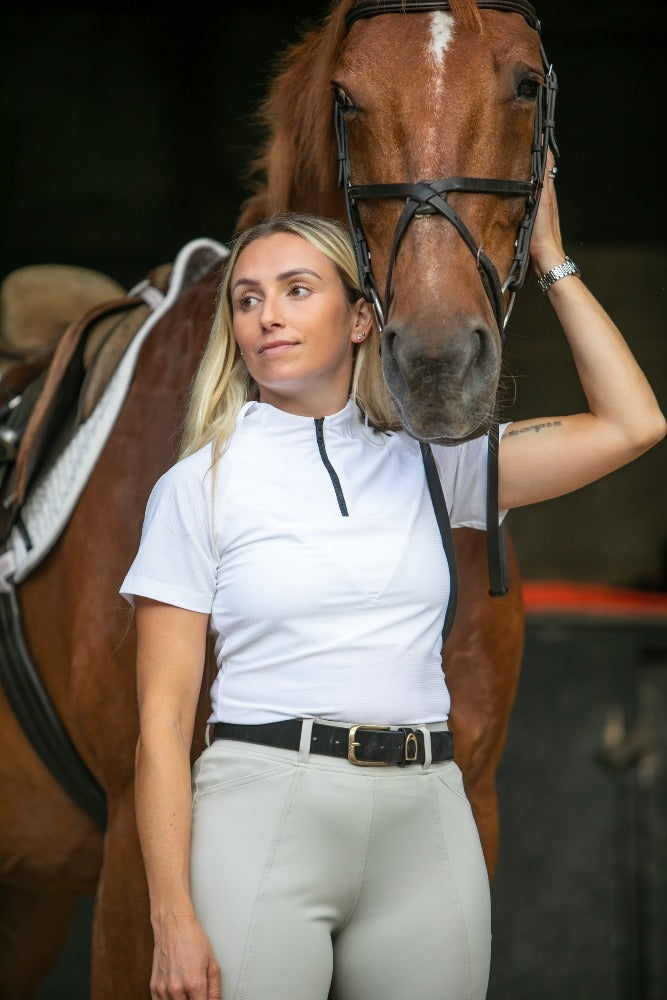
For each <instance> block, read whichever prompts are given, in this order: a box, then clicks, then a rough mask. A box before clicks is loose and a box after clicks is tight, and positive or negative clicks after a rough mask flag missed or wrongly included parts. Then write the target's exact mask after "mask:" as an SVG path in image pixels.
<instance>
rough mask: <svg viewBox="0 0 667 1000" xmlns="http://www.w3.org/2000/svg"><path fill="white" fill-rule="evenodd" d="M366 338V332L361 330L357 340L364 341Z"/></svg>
mask: <svg viewBox="0 0 667 1000" xmlns="http://www.w3.org/2000/svg"><path fill="white" fill-rule="evenodd" d="M365 336H366V331H365V330H360V331H359V333H358V334H357V340H363V339H364V337H365Z"/></svg>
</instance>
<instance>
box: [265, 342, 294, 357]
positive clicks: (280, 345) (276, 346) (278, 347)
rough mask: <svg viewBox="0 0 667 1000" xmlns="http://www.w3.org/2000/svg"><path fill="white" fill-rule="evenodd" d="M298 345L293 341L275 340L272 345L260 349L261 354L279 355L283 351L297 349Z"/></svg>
mask: <svg viewBox="0 0 667 1000" xmlns="http://www.w3.org/2000/svg"><path fill="white" fill-rule="evenodd" d="M295 346H296V344H295V343H294V341H292V340H274V341H272V342H271V343H270V344H265V345H264V347H262V348H261V349H260V352H259V353H260V354H279V353H281V352H282V351H286V350H288V349H289V348H290V347H295Z"/></svg>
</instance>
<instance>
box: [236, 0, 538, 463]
mask: <svg viewBox="0 0 667 1000" xmlns="http://www.w3.org/2000/svg"><path fill="white" fill-rule="evenodd" d="M297 80H298V81H299V86H298V87H296V86H295V83H296V81H297ZM332 91H333V109H332ZM288 93H290V94H291V95H292V101H291V107H290V108H288V107H287V104H286V99H287V94H288ZM295 93H296V94H297V95H298V96H297V97H296V99H294V94H295ZM554 98H555V77H554V76H553V74H552V73H551V71H550V69H549V67H548V64H547V63H546V59H545V56H544V51H543V48H542V45H541V41H540V34H539V22H538V20H537V17H536V15H535V12H534V11H533V8H532V7H531V6H530V4H528V3H526V2H525V0H479V3H474V2H472V0H458V2H456V0H451V2H450V3H448V2H440V3H438V2H434V3H430V2H429V0H343V2H342V3H334V5H333V7H332V8H331V11H330V14H329V18H328V21H327V27H326V30H325V31H323V32H322V31H318V32H311V33H310V34H306V35H305V36H304V38H303V39H302V41H301V42H300V43H299V44H297V45H296V46H294V47H293V48H292V50H291V51H288V52H287V53H286V55H285V58H284V62H283V71H282V73H281V74H278V76H277V77H276V79H275V80H274V82H273V87H272V91H271V93H270V94H269V97H268V99H267V102H266V105H265V106H264V108H263V109H261V111H260V114H262V113H263V115H264V121H265V122H266V123H267V124H268V123H270V137H269V142H268V144H267V146H266V148H265V150H264V152H263V154H262V156H261V157H260V158H259V159H258V161H256V163H255V164H254V167H255V169H257V168H260V169H261V170H263V171H264V172H265V173H266V175H267V176H268V177H269V178H270V179H271V183H270V184H269V185H267V186H266V187H265V188H264V189H263V190H261V191H260V192H258V193H257V194H255V196H254V197H253V198H251V199H249V201H248V202H247V203H246V206H245V208H244V212H243V213H242V215H241V218H240V220H239V224H240V225H244V224H246V223H247V222H249V221H252V220H253V219H254V218H257V217H259V216H260V215H261V214H265V213H267V212H270V211H275V210H279V209H284V208H294V209H298V210H305V211H319V212H321V213H322V214H329V215H337V216H339V217H341V218H345V217H347V220H348V221H349V224H350V229H351V232H352V235H353V237H354V240H355V245H356V251H357V260H358V265H359V270H360V274H361V277H362V281H363V285H364V290H365V292H366V294H367V296H368V298H369V300H370V301H371V302H372V303H373V305H374V309H375V314H376V319H377V322H378V326H379V328H380V331H381V351H382V363H383V370H384V375H385V380H386V383H387V386H388V388H389V391H390V393H391V395H392V397H393V398H394V401H395V403H396V406H397V408H398V410H399V413H400V416H401V419H402V421H403V424H404V426H405V427H406V429H407V430H408V431H409V432H410V433H411V434H412V435H413V436H414V437H416V438H418V439H420V440H425V441H437V442H441V443H445V444H453V443H456V442H460V441H463V440H466V439H468V438H472V437H476V436H479V435H480V434H482V433H484V432H485V431H486V430H487V429H488V428H489V426H490V424H491V422H492V420H493V418H494V414H495V409H496V396H497V390H498V384H499V379H500V373H501V365H502V349H503V342H504V330H505V326H506V322H507V319H508V317H509V313H510V311H511V304H512V301H513V296H514V294H515V292H516V291H517V289H518V288H519V287H520V286H521V284H522V282H523V278H524V275H525V272H526V267H527V262H528V244H529V240H530V232H531V230H532V222H533V219H534V215H535V211H536V209H537V204H538V201H539V193H540V190H541V184H542V178H543V174H544V165H545V162H546V152H547V147H548V145H549V144H552V145H553V144H554V143H553V100H554ZM323 132H326V133H328V139H327V142H322V138H321V137H322V133H323ZM318 150H328V151H329V152H328V157H329V158H328V161H327V160H326V159H325V161H324V162H322V161H320V160H318V153H317V151H318ZM319 155H320V156H321V155H322V154H321V153H320V154H319ZM281 157H282V158H283V161H284V163H285V165H287V164H289V163H291V167H290V168H289V169H287V170H286V171H284V172H282V173H281V171H280V170H278V169H277V166H278V163H277V160H278V159H279V158H281ZM336 170H338V175H337V176H336V174H335V171H336Z"/></svg>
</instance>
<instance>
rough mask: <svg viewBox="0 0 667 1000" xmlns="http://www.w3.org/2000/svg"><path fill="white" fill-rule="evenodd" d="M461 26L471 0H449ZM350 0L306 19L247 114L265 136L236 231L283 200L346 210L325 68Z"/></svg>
mask: <svg viewBox="0 0 667 1000" xmlns="http://www.w3.org/2000/svg"><path fill="white" fill-rule="evenodd" d="M449 2H450V6H451V11H452V14H453V16H454V18H455V19H456V20H457V21H459V22H460V23H461V24H464V25H465V26H466V27H472V28H479V27H480V26H481V22H480V19H479V11H478V9H477V4H476V2H475V0H449ZM354 3H355V0H334V2H333V3H332V5H331V7H330V8H329V12H328V14H327V15H326V16H325V18H324V21H323V23H322V24H321V25H315V26H313V25H312V24H305V25H304V28H303V31H302V36H301V39H300V40H299V41H297V42H295V43H293V44H292V45H290V46H288V47H287V48H286V49H285V51H284V52H282V53H281V54H279V55H278V57H277V58H276V60H275V62H274V67H273V69H274V72H273V76H272V78H271V81H270V84H269V89H268V92H267V95H266V97H265V98H264V100H263V101H262V102H261V103H260V105H259V106H258V108H257V111H256V112H255V114H254V115H253V121H254V123H255V125H257V126H258V128H259V130H260V131H261V132H262V133H263V135H264V136H265V139H264V141H263V143H262V145H261V146H260V147H259V152H258V154H257V156H255V157H254V158H253V159H252V160H251V162H250V164H249V166H248V168H247V170H246V171H245V175H244V181H245V183H246V186H247V187H248V189H249V190H250V191H251V194H250V195H249V197H248V198H246V200H245V201H244V202H243V204H242V206H241V212H240V214H239V217H238V219H237V222H236V226H235V232H239V231H240V230H242V229H245V228H246V226H249V225H252V224H253V223H255V222H259V221H261V219H263V218H265V217H267V216H269V215H271V214H272V213H274V212H278V211H283V210H285V209H288V208H296V209H298V210H301V211H314V212H319V213H320V214H322V215H329V216H331V217H337V218H339V219H341V220H343V219H344V217H345V210H344V203H343V200H342V195H341V194H340V192H339V191H338V151H337V148H336V138H335V135H334V130H333V127H332V121H333V114H332V98H331V76H332V73H333V69H334V66H335V63H336V60H337V57H338V53H339V51H340V47H341V45H342V42H343V39H344V37H345V33H346V29H345V15H346V14H347V12H348V10H349V9H350V7H352V6H353V4H354Z"/></svg>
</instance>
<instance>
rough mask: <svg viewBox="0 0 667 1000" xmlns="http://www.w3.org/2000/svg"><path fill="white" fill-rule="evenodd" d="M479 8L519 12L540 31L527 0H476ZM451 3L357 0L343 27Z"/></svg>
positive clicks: (449, 6) (412, 0) (443, 7)
mask: <svg viewBox="0 0 667 1000" xmlns="http://www.w3.org/2000/svg"><path fill="white" fill-rule="evenodd" d="M477 6H478V8H479V9H480V10H502V11H509V12H510V13H513V14H521V16H522V17H523V18H525V20H526V21H527V22H528V24H529V25H530V26H531V28H534V29H535V31H538V32H539V31H541V25H540V21H539V18H538V16H537V13H536V11H535V8H534V7H533V6H532V4H529V3H528V2H527V0H477ZM451 9H452V5H451V4H450V3H447V0H440V2H437V0H357V3H355V5H354V6H353V7H351V8H350V10H348V12H347V14H346V15H345V29H346V31H349V30H350V28H351V26H352V25H353V24H354V22H355V21H358V20H359V18H362V17H375V15H376V14H407V13H409V14H428V13H429V12H430V11H433V10H449V11H451Z"/></svg>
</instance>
